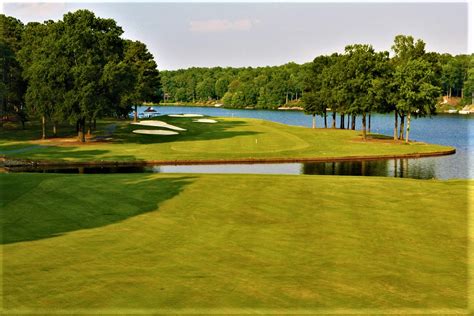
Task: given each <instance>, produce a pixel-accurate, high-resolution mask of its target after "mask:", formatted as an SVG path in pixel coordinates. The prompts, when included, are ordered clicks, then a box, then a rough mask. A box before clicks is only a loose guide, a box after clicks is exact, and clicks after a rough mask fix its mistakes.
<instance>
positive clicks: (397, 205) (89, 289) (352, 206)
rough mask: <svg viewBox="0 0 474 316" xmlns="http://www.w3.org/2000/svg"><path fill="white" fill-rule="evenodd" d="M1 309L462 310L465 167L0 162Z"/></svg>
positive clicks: (468, 193)
mask: <svg viewBox="0 0 474 316" xmlns="http://www.w3.org/2000/svg"><path fill="white" fill-rule="evenodd" d="M0 183H1V197H2V205H1V214H2V216H1V221H2V229H3V245H2V251H3V298H4V300H3V304H4V305H3V308H4V310H3V312H5V313H7V312H8V313H13V314H21V313H26V312H29V311H30V312H35V313H46V314H49V313H51V312H64V313H66V312H67V313H74V312H76V313H86V314H90V313H99V314H105V313H138V312H141V313H153V312H154V313H160V312H163V313H166V312H168V313H182V312H183V313H204V314H210V313H224V314H228V313H254V312H255V313H290V312H292V313H311V314H318V313H336V314H337V313H340V314H347V313H352V314H354V313H359V314H361V313H362V314H363V313H370V314H380V313H387V312H388V313H396V314H410V313H425V314H446V313H453V312H459V313H464V312H466V311H467V307H468V283H467V280H468V270H467V260H468V248H467V247H468V243H467V241H468V231H467V230H468V225H467V222H468V214H467V211H468V198H470V199H471V203H472V202H473V201H472V197H473V194H472V193H473V190H474V185H473V182H472V181H460V180H455V181H434V180H433V181H431V180H429V181H419V180H411V179H392V178H372V177H370V178H362V177H360V178H359V177H338V176H331V177H325V176H277V175H275V176H271V175H265V176H262V175H170V174H163V175H143V174H128V175H120V174H115V175H52V174H2V175H0Z"/></svg>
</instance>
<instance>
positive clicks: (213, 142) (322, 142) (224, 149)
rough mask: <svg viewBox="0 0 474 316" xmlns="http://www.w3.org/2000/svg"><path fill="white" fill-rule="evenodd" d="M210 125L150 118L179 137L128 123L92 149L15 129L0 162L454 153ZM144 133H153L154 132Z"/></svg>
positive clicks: (68, 137) (351, 135) (66, 133)
mask: <svg viewBox="0 0 474 316" xmlns="http://www.w3.org/2000/svg"><path fill="white" fill-rule="evenodd" d="M212 119H214V120H216V121H217V123H215V124H203V123H196V122H194V121H193V120H194V118H191V117H189V118H188V117H168V116H162V117H161V116H160V117H159V118H157V120H160V121H161V122H162V124H163V125H165V124H169V125H172V126H174V127H178V128H180V129H184V130H185V131H179V132H178V131H175V130H173V131H172V132H173V133H178V134H177V135H142V134H136V133H134V132H133V131H134V130H137V129H139V128H140V129H143V126H137V125H133V124H130V123H129V122H128V121H110V120H109V121H102V122H99V124H98V128H97V130H96V131H94V133H93V135H95V136H99V139H100V141H98V140H97V139H93V140H92V141H90V142H87V143H85V144H80V143H78V142H77V141H76V137H75V136H74V135H75V131H74V129H73V128H72V127H71V126H63V127H61V129H60V131H61V133H62V134H61V135H60V137H59V138H49V139H46V140H38V138H39V135H40V128H39V126H35V125H33V126H29V127H28V128H27V129H26V130H22V129H21V128H20V127H18V126H17V127H16V128H12V129H4V130H2V131H0V155H3V156H6V157H9V158H13V159H15V158H16V159H31V160H43V161H49V162H52V163H54V162H90V163H104V162H109V163H110V162H160V163H163V162H165V163H166V162H171V163H175V162H226V161H301V160H318V159H322V160H325V159H326V160H334V159H337V158H348V159H351V158H361V157H362V158H364V157H369V158H370V157H372V158H388V157H399V158H404V157H414V156H415V157H416V155H420V154H421V155H423V154H424V155H432V154H436V153H437V154H449V153H453V152H454V148H452V147H448V146H440V145H433V144H426V143H422V142H411V143H408V144H406V143H405V142H404V141H393V140H392V139H391V138H390V137H383V136H381V135H371V136H370V137H369V139H368V140H367V141H364V140H363V138H362V133H361V131H353V130H340V129H324V128H321V129H311V128H307V127H298V126H289V125H285V124H280V123H275V122H270V121H265V120H259V119H244V118H223V117H217V118H216V117H212ZM143 122H150V121H146V120H144V121H143ZM165 126H166V125H165ZM146 127H147V129H148V130H151V131H153V128H155V131H158V130H157V129H156V128H158V127H153V126H146ZM168 132H170V130H168ZM104 135H107V137H105V136H104ZM100 137H102V138H100ZM104 139H105V140H104Z"/></svg>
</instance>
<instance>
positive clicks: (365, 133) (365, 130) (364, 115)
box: [362, 112, 367, 140]
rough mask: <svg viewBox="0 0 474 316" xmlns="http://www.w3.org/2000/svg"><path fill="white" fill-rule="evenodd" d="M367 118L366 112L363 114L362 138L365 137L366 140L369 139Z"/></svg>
mask: <svg viewBox="0 0 474 316" xmlns="http://www.w3.org/2000/svg"><path fill="white" fill-rule="evenodd" d="M365 118H366V114H365V112H364V113H362V136H364V140H366V139H367V126H366V121H365Z"/></svg>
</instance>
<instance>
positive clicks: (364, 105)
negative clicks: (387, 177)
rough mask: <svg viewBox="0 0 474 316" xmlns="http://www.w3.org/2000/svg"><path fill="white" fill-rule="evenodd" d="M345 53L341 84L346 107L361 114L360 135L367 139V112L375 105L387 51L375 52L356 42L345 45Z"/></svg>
mask: <svg viewBox="0 0 474 316" xmlns="http://www.w3.org/2000/svg"><path fill="white" fill-rule="evenodd" d="M345 54H346V63H345V72H346V75H347V79H346V80H345V82H344V84H343V86H344V90H345V94H346V98H347V109H348V111H349V112H350V113H352V114H359V115H362V135H363V137H364V139H367V121H366V119H367V114H368V113H370V112H372V111H374V110H375V109H376V107H377V99H378V89H379V88H380V84H381V81H379V80H380V79H381V78H382V76H383V74H384V71H385V64H386V61H387V60H388V52H381V53H376V52H375V50H374V49H373V48H372V46H371V45H360V44H356V45H349V46H346V49H345Z"/></svg>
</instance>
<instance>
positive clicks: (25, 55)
mask: <svg viewBox="0 0 474 316" xmlns="http://www.w3.org/2000/svg"><path fill="white" fill-rule="evenodd" d="M60 34H61V25H60V24H58V23H54V22H52V21H47V22H45V23H44V24H39V23H29V24H28V25H27V26H26V28H25V31H24V34H23V40H22V49H21V50H20V51H19V52H18V58H19V60H20V62H21V65H22V68H23V76H24V78H25V79H26V80H27V82H28V88H27V90H26V95H25V102H26V109H27V111H28V113H29V116H30V117H37V118H40V119H41V125H42V138H43V139H45V138H46V122H47V121H53V126H54V127H53V133H54V136H56V133H57V122H59V121H60V120H62V119H63V118H64V117H65V116H66V114H65V112H64V108H63V105H64V96H65V91H66V83H67V82H68V72H69V67H68V65H67V62H65V57H64V55H63V52H62V50H61V48H60V46H59V45H58V43H59V38H60Z"/></svg>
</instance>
